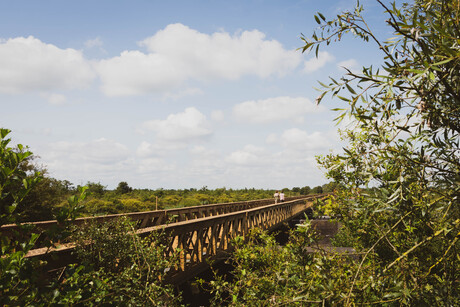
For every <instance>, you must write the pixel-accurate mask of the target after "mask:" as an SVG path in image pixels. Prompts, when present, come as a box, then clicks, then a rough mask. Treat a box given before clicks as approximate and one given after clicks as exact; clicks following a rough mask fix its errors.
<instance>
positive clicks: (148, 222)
mask: <svg viewBox="0 0 460 307" xmlns="http://www.w3.org/2000/svg"><path fill="white" fill-rule="evenodd" d="M305 197H308V196H293V197H287V198H286V200H287V201H290V200H296V199H302V198H305ZM273 202H274V199H273V198H267V199H259V200H251V201H240V202H232V203H220V204H208V205H202V206H193V207H183V208H174V209H168V210H157V211H144V212H132V213H121V214H110V215H103V216H92V217H82V218H77V219H75V220H73V221H69V223H71V224H72V225H75V226H80V225H84V224H87V223H104V222H109V221H113V220H116V219H118V218H120V217H121V216H126V217H128V218H130V219H131V220H132V221H134V222H135V226H136V228H137V229H142V228H145V227H152V226H158V225H163V224H165V223H167V222H168V223H177V222H181V221H188V220H194V219H199V218H204V217H209V216H216V215H219V214H226V213H230V212H237V211H241V210H247V209H251V208H256V207H260V206H264V205H268V204H271V203H273ZM20 225H22V226H24V225H27V226H30V227H28V229H29V230H28V231H27V232H28V233H30V232H34V233H40V234H41V237H40V238H39V239H38V240H37V241H36V245H35V248H39V247H42V245H41V243H42V242H45V241H46V237H45V236H46V231H47V230H48V229H51V228H53V227H58V226H59V224H58V222H57V221H56V220H50V221H39V222H26V223H22V224H20ZM0 233H1V235H3V236H7V237H10V238H19V237H24V236H25V235H26V234H24V233H23V231H22V230H21V227H20V226H18V225H16V224H9V225H3V226H1V228H0Z"/></svg>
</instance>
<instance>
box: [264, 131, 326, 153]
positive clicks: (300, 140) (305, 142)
mask: <svg viewBox="0 0 460 307" xmlns="http://www.w3.org/2000/svg"><path fill="white" fill-rule="evenodd" d="M266 141H267V143H268V144H277V145H279V146H280V147H283V148H284V149H287V150H293V151H316V152H319V151H320V150H327V149H329V148H332V142H331V137H330V136H329V133H322V132H318V131H316V132H313V133H308V132H307V131H304V130H301V129H298V128H292V129H287V130H285V131H284V132H283V133H282V134H281V135H278V134H270V135H269V136H268V137H267V139H266Z"/></svg>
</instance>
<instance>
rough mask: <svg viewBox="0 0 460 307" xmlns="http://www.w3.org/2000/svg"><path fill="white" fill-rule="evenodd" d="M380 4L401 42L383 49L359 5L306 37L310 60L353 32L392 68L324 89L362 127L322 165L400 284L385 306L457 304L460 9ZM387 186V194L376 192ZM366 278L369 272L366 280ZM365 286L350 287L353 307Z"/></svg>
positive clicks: (381, 270) (346, 217) (344, 207)
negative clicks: (355, 296) (312, 53)
mask: <svg viewBox="0 0 460 307" xmlns="http://www.w3.org/2000/svg"><path fill="white" fill-rule="evenodd" d="M377 2H378V3H379V4H380V5H381V6H382V8H383V9H384V10H385V13H386V14H387V15H388V20H387V24H388V26H389V27H390V28H391V29H392V31H393V32H394V35H395V37H394V38H392V39H390V40H387V41H382V40H381V39H380V38H378V37H377V36H376V34H375V33H374V32H373V31H372V29H370V28H369V27H368V24H367V23H366V21H365V19H364V18H363V16H362V15H361V12H362V10H363V7H362V6H360V5H359V3H358V6H357V7H356V9H355V10H354V11H353V12H344V13H342V14H340V15H338V16H337V17H336V18H335V19H333V20H326V18H325V17H324V16H323V15H322V14H317V16H315V19H316V21H317V22H318V23H319V24H320V33H319V34H317V33H314V34H313V36H312V39H307V38H306V37H303V40H304V42H305V45H304V47H303V48H302V51H304V52H305V51H309V50H313V49H314V50H315V51H316V54H318V50H319V47H320V45H324V44H327V45H329V44H330V43H332V42H334V41H338V40H340V39H341V38H342V36H343V35H345V34H347V33H349V32H351V33H353V34H354V35H355V36H357V37H359V38H361V39H362V40H364V41H365V42H369V41H370V42H372V43H373V44H374V45H375V46H376V47H377V48H376V51H379V52H381V53H382V56H383V60H384V64H383V65H382V66H381V67H380V68H378V69H375V68H374V67H372V66H371V67H363V69H362V72H361V73H356V72H354V71H351V70H349V69H347V73H346V74H345V75H344V76H343V77H342V78H341V79H340V80H335V79H333V78H331V82H330V83H329V84H324V83H322V86H323V91H322V93H321V94H320V96H319V97H318V99H317V103H320V101H321V100H322V99H323V97H324V96H325V95H326V94H327V93H330V94H332V96H333V97H335V98H338V99H340V100H342V101H343V102H344V103H345V104H346V107H344V108H340V109H338V112H340V114H339V116H338V117H337V121H339V122H340V121H341V120H342V119H343V118H345V117H346V116H349V117H350V118H351V119H352V122H353V124H354V126H353V127H352V128H350V129H348V130H345V131H343V136H344V138H345V139H347V140H348V141H349V144H348V146H347V147H346V148H344V152H343V153H341V154H331V155H328V156H325V157H319V159H318V160H319V162H320V164H321V165H322V166H323V167H324V168H325V169H326V170H327V174H328V176H329V177H330V178H332V179H334V180H335V181H336V182H338V183H340V184H342V185H343V186H344V189H343V190H342V192H341V194H339V195H338V198H337V199H336V201H337V202H338V204H337V208H338V209H337V210H338V211H339V212H338V213H340V214H341V215H342V216H343V223H344V224H345V226H346V227H348V228H349V229H351V230H353V233H354V234H355V235H356V236H357V238H358V242H359V245H360V247H361V248H363V249H364V251H365V256H364V257H363V260H362V263H363V264H364V263H366V261H368V259H369V258H370V257H371V256H372V255H375V256H376V257H375V258H373V259H374V261H376V262H375V264H376V265H377V267H376V271H375V273H374V274H375V276H374V278H376V279H381V280H383V282H389V281H390V280H395V276H397V278H396V280H395V281H396V282H397V284H396V286H395V287H393V288H392V289H390V288H387V289H382V290H381V291H382V293H381V297H382V298H384V297H387V298H389V297H391V298H393V299H394V302H399V303H404V304H411V305H442V304H444V305H457V304H459V300H460V299H459V295H458V289H459V287H460V285H459V281H460V278H459V277H460V269H459V265H458V252H459V249H460V245H459V237H460V206H459V198H460V162H459V161H460V148H459V142H460V141H459V133H460V119H459V115H460V46H459V38H460V24H459V22H460V10H459V7H460V1H459V0H424V1H421V0H416V1H414V2H413V3H411V4H407V3H406V4H403V5H402V7H401V8H398V7H397V6H396V4H395V3H393V4H392V5H391V6H387V5H385V4H384V3H383V2H382V1H380V0H377ZM371 187H377V189H370V188H371ZM360 273H362V271H360V270H359V269H358V270H357V271H356V273H355V274H356V276H357V277H358V276H359V274H360ZM356 288H360V289H359V290H362V291H364V289H365V286H363V285H361V286H359V285H358V284H356V283H355V282H353V283H351V284H350V289H349V291H348V294H347V300H346V303H347V304H349V303H351V302H352V301H353V293H354V291H359V290H357V289H356Z"/></svg>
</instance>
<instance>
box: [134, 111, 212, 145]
mask: <svg viewBox="0 0 460 307" xmlns="http://www.w3.org/2000/svg"><path fill="white" fill-rule="evenodd" d="M142 129H144V130H146V131H153V132H155V134H156V136H157V137H158V138H159V139H161V140H165V141H187V140H191V139H200V138H203V137H207V136H209V135H211V134H212V131H211V130H210V129H209V127H208V121H207V119H206V117H205V116H204V115H203V114H202V113H201V112H200V111H198V110H197V109H196V108H194V107H190V108H187V109H185V111H184V112H182V113H177V114H171V115H169V116H168V117H167V118H166V119H165V120H151V121H147V122H144V123H143V124H142Z"/></svg>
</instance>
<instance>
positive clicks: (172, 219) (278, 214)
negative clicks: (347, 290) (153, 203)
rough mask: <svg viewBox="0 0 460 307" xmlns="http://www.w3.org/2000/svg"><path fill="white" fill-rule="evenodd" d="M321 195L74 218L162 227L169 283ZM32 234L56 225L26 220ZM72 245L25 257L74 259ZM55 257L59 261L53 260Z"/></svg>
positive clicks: (142, 229) (146, 229) (6, 231)
mask: <svg viewBox="0 0 460 307" xmlns="http://www.w3.org/2000/svg"><path fill="white" fill-rule="evenodd" d="M324 196H325V195H324V194H316V195H309V196H300V197H288V198H286V201H285V202H281V203H277V204H275V203H274V200H273V199H261V200H253V201H244V202H233V203H224V204H212V205H204V206H195V207H186V208H176V209H169V210H160V211H148V212H135V213H128V214H114V215H106V216H100V217H87V218H79V219H76V220H74V221H72V224H74V225H77V226H79V225H84V224H87V223H100V222H107V221H113V220H116V219H117V218H119V217H120V216H127V217H128V218H130V219H131V220H132V221H134V222H135V224H136V228H137V229H136V232H137V233H138V234H139V235H141V236H146V235H148V234H150V233H151V232H153V231H160V230H161V231H164V232H165V234H166V237H167V238H169V240H168V244H167V248H166V250H165V253H166V255H165V256H171V255H173V254H174V253H176V252H178V253H179V264H178V265H177V267H176V268H174V269H172V270H171V271H170V273H169V277H168V279H169V281H170V282H171V283H179V282H180V281H184V280H187V279H189V278H190V277H192V276H195V275H196V274H198V273H200V272H202V271H203V270H205V269H207V268H208V261H207V260H211V259H219V258H224V257H226V254H227V253H228V252H229V250H230V249H231V240H232V239H233V238H235V237H236V236H245V235H246V234H248V232H249V231H250V229H251V228H255V227H258V228H261V229H264V230H269V231H270V230H273V229H276V228H278V227H280V226H282V225H283V224H284V223H286V222H288V221H289V220H291V219H293V218H295V217H297V216H299V215H301V214H303V213H304V212H305V211H307V210H308V209H310V208H311V207H312V205H313V201H314V200H315V199H318V198H323V197H324ZM31 224H32V225H33V226H34V227H35V229H34V232H36V233H37V232H38V233H40V232H41V233H46V230H47V229H49V228H51V227H54V226H55V225H57V222H56V221H44V222H35V223H31ZM17 228H18V226H17V225H4V226H2V227H1V229H0V230H1V233H2V235H6V236H14V235H15V234H16V233H17ZM74 247H75V245H74V244H73V243H67V244H61V245H59V246H56V247H55V248H51V249H50V248H46V247H40V246H37V248H35V249H33V250H31V251H30V252H29V253H28V255H27V257H40V258H43V259H51V257H50V256H51V255H53V259H54V260H53V261H52V264H53V266H54V268H57V267H59V266H65V265H66V264H68V263H72V261H75V259H74V257H73V255H72V251H73V249H74ZM56 259H59V260H58V261H56Z"/></svg>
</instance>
